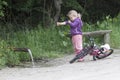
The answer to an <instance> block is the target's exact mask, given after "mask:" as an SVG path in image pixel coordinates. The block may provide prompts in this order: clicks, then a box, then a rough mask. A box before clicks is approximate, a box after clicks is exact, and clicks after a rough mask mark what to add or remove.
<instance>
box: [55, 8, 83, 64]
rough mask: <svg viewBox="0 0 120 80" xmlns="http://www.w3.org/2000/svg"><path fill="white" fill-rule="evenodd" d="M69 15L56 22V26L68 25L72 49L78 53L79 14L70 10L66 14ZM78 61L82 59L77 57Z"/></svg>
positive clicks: (80, 26)
mask: <svg viewBox="0 0 120 80" xmlns="http://www.w3.org/2000/svg"><path fill="white" fill-rule="evenodd" d="M67 16H68V17H69V20H68V21H64V22H57V26H60V25H70V34H71V36H72V44H73V47H74V51H75V53H76V54H79V53H80V51H81V50H82V30H81V29H82V26H83V23H82V20H81V15H80V14H79V13H77V11H75V10H70V11H69V12H68V14H67ZM78 61H80V62H81V61H83V59H79V60H78Z"/></svg>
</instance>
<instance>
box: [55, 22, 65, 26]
mask: <svg viewBox="0 0 120 80" xmlns="http://www.w3.org/2000/svg"><path fill="white" fill-rule="evenodd" d="M62 25H66V22H57V26H62Z"/></svg>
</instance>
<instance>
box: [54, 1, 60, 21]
mask: <svg viewBox="0 0 120 80" xmlns="http://www.w3.org/2000/svg"><path fill="white" fill-rule="evenodd" d="M61 4H62V0H54V5H55V9H56V14H55V16H54V22H55V23H56V22H57V21H58V18H59V15H60V12H61Z"/></svg>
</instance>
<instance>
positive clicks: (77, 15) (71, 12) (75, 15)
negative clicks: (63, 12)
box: [67, 10, 81, 19]
mask: <svg viewBox="0 0 120 80" xmlns="http://www.w3.org/2000/svg"><path fill="white" fill-rule="evenodd" d="M70 15H72V16H74V17H78V18H80V19H81V14H80V13H77V11H76V10H70V11H69V12H68V14H67V16H70Z"/></svg>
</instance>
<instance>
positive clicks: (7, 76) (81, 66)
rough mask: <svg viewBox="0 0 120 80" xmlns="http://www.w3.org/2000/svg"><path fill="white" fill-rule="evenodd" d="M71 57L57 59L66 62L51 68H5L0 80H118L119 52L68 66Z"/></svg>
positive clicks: (119, 74) (0, 71)
mask: <svg viewBox="0 0 120 80" xmlns="http://www.w3.org/2000/svg"><path fill="white" fill-rule="evenodd" d="M117 53H119V54H117ZM71 57H73V56H71ZM71 57H66V58H65V59H64V60H63V59H58V60H61V62H64V61H66V62H65V63H64V64H61V65H56V66H51V67H38V68H5V69H2V70H0V80H120V50H115V52H114V54H112V55H111V56H109V57H108V58H106V59H102V60H97V61H92V60H91V59H92V58H90V57H86V58H85V61H84V62H76V63H74V64H69V63H67V61H68V60H69V59H68V58H71ZM58 60H56V62H57V61H58ZM54 62H55V61H54ZM58 63H60V62H58Z"/></svg>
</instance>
